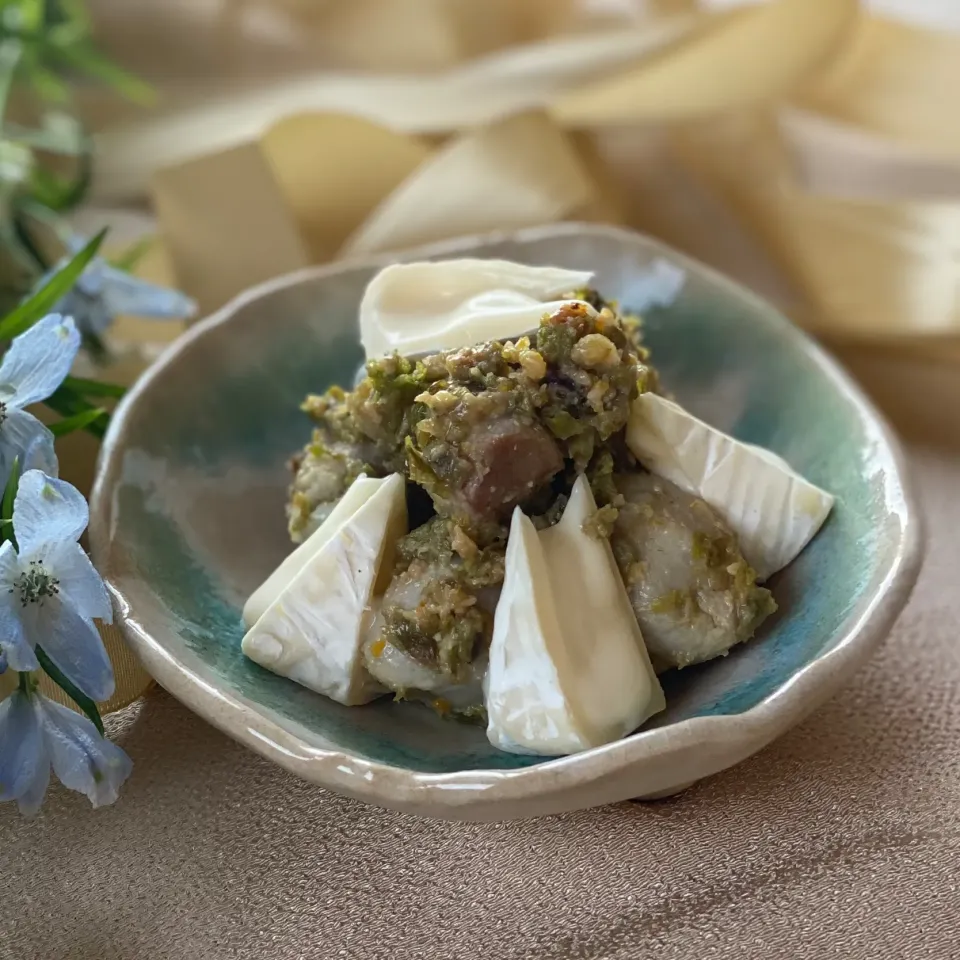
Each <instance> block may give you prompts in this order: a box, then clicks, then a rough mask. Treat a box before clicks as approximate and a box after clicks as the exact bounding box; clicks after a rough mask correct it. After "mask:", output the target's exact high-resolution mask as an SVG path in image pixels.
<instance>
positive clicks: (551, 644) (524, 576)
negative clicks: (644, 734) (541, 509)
mask: <svg viewBox="0 0 960 960" xmlns="http://www.w3.org/2000/svg"><path fill="white" fill-rule="evenodd" d="M595 512H596V503H595V502H594V499H593V494H592V493H591V491H590V486H589V484H588V483H587V481H586V479H585V478H583V477H580V478H579V479H578V480H577V482H576V484H575V485H574V488H573V492H572V494H571V497H570V502H569V503H568V504H567V508H566V510H565V511H564V514H563V517H562V518H561V520H560V522H559V523H558V524H557V525H556V526H554V527H551V528H549V529H547V530H544V531H542V532H541V533H539V534H538V533H537V531H536V529H535V528H534V526H533V523H532V522H531V521H530V519H529V518H528V517H526V516H524V514H523V512H522V511H521V510H520V509H519V508H517V509H516V510H515V511H514V514H513V521H512V523H511V526H510V537H509V540H508V541H507V557H506V574H505V579H504V586H503V592H502V594H501V596H500V602H499V603H498V604H497V609H496V614H495V616H494V627H493V640H492V641H491V646H490V667H489V669H488V671H487V676H486V679H485V683H484V692H485V703H486V708H487V716H488V726H487V737H488V739H489V740H490V742H491V743H492V744H493V745H494V746H495V747H499V748H500V749H501V750H507V751H510V752H512V753H534V754H544V755H548V756H559V755H561V754H569V753H576V752H578V751H580V750H587V749H589V748H590V747H596V746H600V745H601V744H604V743H609V742H611V741H613V740H618V739H620V738H621V737H624V736H626V735H627V734H629V733H632V732H633V731H634V730H636V729H637V727H639V726H640V725H641V724H642V723H643V722H644V721H645V720H646V719H647V718H648V717H650V716H652V715H653V714H655V713H658V712H659V711H660V710H662V709H663V708H664V706H665V702H664V696H663V691H662V689H661V688H660V684H659V682H658V681H657V678H656V675H655V674H654V672H653V668H652V667H651V665H650V658H649V656H648V655H647V651H646V648H645V646H644V643H643V637H642V636H641V634H640V628H639V626H638V625H637V620H636V617H635V616H634V614H633V609H632V607H631V606H630V600H629V598H628V596H627V593H626V590H625V588H624V586H623V581H622V580H621V579H620V574H619V572H618V570H617V566H616V563H615V561H614V558H613V553H612V551H611V549H610V544H609V543H608V542H607V541H606V540H605V539H597V538H595V537H593V536H591V535H590V534H588V533H586V532H585V531H584V529H583V525H584V523H585V522H586V521H587V520H589V519H590V518H591V517H592V516H593V515H594V513H595Z"/></svg>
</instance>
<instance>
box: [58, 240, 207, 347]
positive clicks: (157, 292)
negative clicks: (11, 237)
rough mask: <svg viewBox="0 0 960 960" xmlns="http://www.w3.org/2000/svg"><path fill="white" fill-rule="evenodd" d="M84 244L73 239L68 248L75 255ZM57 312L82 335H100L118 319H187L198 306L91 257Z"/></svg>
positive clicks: (172, 291)
mask: <svg viewBox="0 0 960 960" xmlns="http://www.w3.org/2000/svg"><path fill="white" fill-rule="evenodd" d="M86 244H87V240H86V238H84V237H72V238H71V239H70V240H68V241H67V248H68V250H69V251H70V255H71V256H75V255H76V254H78V253H79V252H80V251H81V250H82V249H83V248H84V246H86ZM68 262H69V258H65V259H64V260H63V261H61V262H60V263H59V264H57V266H56V267H55V268H54V270H53V271H51V275H52V273H55V272H56V271H57V270H60V269H62V268H63V267H64V266H66V264H67V263H68ZM56 309H57V310H58V311H60V313H63V314H65V315H67V316H71V317H73V318H74V320H76V321H77V326H78V327H79V328H80V330H81V331H82V332H83V333H86V334H93V335H95V336H99V335H100V334H102V333H103V332H104V331H105V330H106V329H107V327H109V326H110V324H111V323H113V321H114V320H115V319H116V318H117V317H119V316H123V315H128V316H134V317H148V318H151V319H156V320H186V319H187V318H189V317H192V316H193V315H194V314H195V313H196V311H197V305H196V303H194V301H193V300H191V299H190V298H189V297H188V296H185V295H184V294H182V293H180V292H179V291H178V290H171V289H169V288H167V287H161V286H159V285H157V284H155V283H149V282H148V281H146V280H140V279H138V278H137V277H134V276H133V275H132V274H129V273H127V272H126V271H124V270H120V269H118V268H117V267H113V266H111V265H110V264H109V263H107V261H106V260H104V259H103V258H102V257H94V259H93V260H91V261H90V263H89V264H88V266H87V268H86V269H85V270H84V271H83V273H82V274H81V275H80V278H79V279H78V280H77V282H76V284H75V285H74V286H73V288H72V289H71V290H70V292H69V293H67V294H66V295H65V296H64V297H63V299H62V300H61V301H60V302H59V303H58V304H57V306H56Z"/></svg>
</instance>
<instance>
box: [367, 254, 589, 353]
mask: <svg viewBox="0 0 960 960" xmlns="http://www.w3.org/2000/svg"><path fill="white" fill-rule="evenodd" d="M592 277H593V273H592V272H591V271H586V270H565V269H562V268H560V267H530V266H526V265H524V264H519V263H511V262H510V261H508V260H476V259H463V260H439V261H435V262H433V261H429V262H421V263H400V264H393V265H392V266H389V267H386V268H385V269H383V270H382V271H380V273H378V274H377V275H376V276H375V277H374V278H373V280H371V281H370V283H369V285H368V286H367V289H366V291H365V293H364V295H363V300H362V301H361V303H360V337H361V340H362V341H363V346H364V349H365V350H366V354H367V358H368V359H372V358H375V357H383V356H386V355H388V354H391V353H393V352H394V351H396V352H398V353H400V354H404V355H412V354H418V353H423V352H428V351H433V350H452V349H458V348H460V347H469V346H473V345H474V344H477V343H484V342H486V341H489V340H501V341H502V340H509V339H516V338H517V337H519V336H521V335H522V334H524V333H527V332H529V331H531V330H535V329H536V328H537V326H538V324H539V323H540V319H541V317H543V316H544V315H545V314H548V313H553V312H554V311H556V310H557V309H558V308H559V307H560V306H562V305H563V304H564V303H570V302H580V301H570V300H557V299H556V298H557V297H559V296H560V295H561V294H564V293H570V292H572V291H574V290H578V289H580V288H582V287H585V286H587V285H588V284H589V282H590V280H591V278H592Z"/></svg>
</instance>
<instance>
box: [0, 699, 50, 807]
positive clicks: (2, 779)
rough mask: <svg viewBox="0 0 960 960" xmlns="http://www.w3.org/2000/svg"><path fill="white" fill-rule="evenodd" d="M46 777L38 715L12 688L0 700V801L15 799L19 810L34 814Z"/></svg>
mask: <svg viewBox="0 0 960 960" xmlns="http://www.w3.org/2000/svg"><path fill="white" fill-rule="evenodd" d="M49 778H50V761H49V760H48V759H47V751H46V746H45V744H44V739H43V735H42V730H41V726H40V717H39V715H38V713H37V711H36V709H35V706H34V704H33V702H32V697H28V696H27V695H26V694H24V693H22V692H21V691H20V690H15V691H14V692H13V693H11V694H10V696H9V697H7V699H6V700H4V701H3V703H0V801H7V800H17V801H19V802H20V809H21V811H23V812H24V813H35V812H36V810H37V809H38V808H39V806H40V803H41V801H42V800H43V794H44V793H45V792H46V788H47V781H48V780H49ZM25 807H26V809H24V808H25Z"/></svg>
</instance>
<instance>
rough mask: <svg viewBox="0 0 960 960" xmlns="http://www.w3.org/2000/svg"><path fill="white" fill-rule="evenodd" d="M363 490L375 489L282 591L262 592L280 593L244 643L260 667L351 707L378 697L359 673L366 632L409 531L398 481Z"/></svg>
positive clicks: (277, 587) (385, 481)
mask: <svg viewBox="0 0 960 960" xmlns="http://www.w3.org/2000/svg"><path fill="white" fill-rule="evenodd" d="M367 483H368V484H375V485H376V489H375V490H374V491H373V493H372V494H371V495H370V496H368V497H366V498H365V499H364V500H363V502H362V503H360V505H359V506H357V507H356V508H355V509H353V510H352V511H351V512H348V511H347V509H346V508H345V509H344V510H343V511H341V514H340V518H339V520H338V521H337V522H336V523H335V524H333V525H332V526H331V530H330V531H329V535H328V537H327V539H326V541H325V542H324V543H323V544H322V545H321V546H320V548H319V549H318V550H316V551H315V552H313V553H310V554H309V555H305V559H303V562H302V565H301V566H300V569H299V571H298V572H296V573H295V575H293V576H292V577H291V579H290V580H289V582H287V583H286V585H285V586H284V585H282V583H279V580H282V579H283V578H278V583H275V584H274V585H273V586H270V580H268V581H267V584H265V585H264V587H262V588H261V590H262V591H264V592H265V594H266V595H269V594H273V593H274V591H277V592H276V594H275V596H273V599H272V600H271V601H270V603H269V605H268V606H267V608H266V610H265V611H264V612H263V614H262V615H261V616H260V617H259V619H257V621H256V623H254V625H253V626H252V627H251V628H250V630H249V632H248V633H247V635H246V636H245V637H244V638H243V644H242V649H243V652H244V653H245V654H246V655H247V656H248V657H250V659H251V660H254V661H256V662H257V663H259V664H260V665H261V666H263V667H266V668H267V669H268V670H272V671H273V672H274V673H278V674H280V675H281V676H284V677H289V678H290V679H291V680H296V681H297V683H301V684H303V686H305V687H309V688H310V689H311V690H316V691H317V693H322V694H324V695H325V696H328V697H330V698H331V699H332V700H337V701H339V702H340V703H344V704H347V705H348V706H349V705H353V704H359V703H367V702H368V701H369V700H372V699H373V698H374V697H377V696H379V695H380V694H381V693H382V692H383V688H382V687H380V685H379V684H377V683H376V681H374V679H373V678H372V677H371V676H370V674H369V673H368V672H367V669H366V667H365V666H364V663H363V653H362V649H361V648H362V641H363V633H364V627H365V624H366V620H367V619H368V618H369V617H370V615H371V612H370V606H371V601H372V600H373V597H374V596H375V595H376V594H377V593H379V592H381V590H382V588H383V587H384V586H385V585H386V584H385V581H386V580H388V579H389V577H390V575H391V574H392V571H393V562H394V549H395V546H396V543H397V541H398V540H399V539H400V537H402V536H403V535H404V534H406V532H407V502H406V485H405V482H404V479H403V477H402V476H401V475H400V474H397V473H395V474H392V475H391V476H389V477H387V478H385V479H383V480H368V481H367ZM351 489H352V488H351ZM363 492H364V493H365V492H366V491H363ZM357 499H358V500H359V499H360V497H359V495H358V497H357ZM335 513H336V511H335V512H334V514H331V516H330V518H328V520H327V522H326V523H325V524H324V528H326V527H328V526H330V525H331V522H332V521H334V517H335ZM319 532H320V531H318V533H319ZM311 539H312V538H311ZM308 542H309V541H308ZM306 545H307V544H304V545H303V546H306ZM301 556H302V557H303V556H304V555H301ZM297 563H298V564H299V563H300V559H298V560H297ZM295 565H296V564H291V566H290V568H289V569H292V568H293V566H295ZM268 587H269V589H267V588H268Z"/></svg>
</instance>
